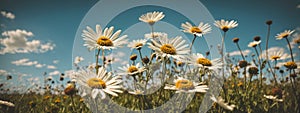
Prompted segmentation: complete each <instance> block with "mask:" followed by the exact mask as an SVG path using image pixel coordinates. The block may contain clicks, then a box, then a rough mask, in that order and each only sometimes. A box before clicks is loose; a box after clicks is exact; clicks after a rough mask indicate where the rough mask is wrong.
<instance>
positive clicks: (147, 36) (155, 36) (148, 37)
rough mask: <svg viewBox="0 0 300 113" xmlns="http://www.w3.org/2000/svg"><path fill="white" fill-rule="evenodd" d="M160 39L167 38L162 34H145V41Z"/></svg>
mask: <svg viewBox="0 0 300 113" xmlns="http://www.w3.org/2000/svg"><path fill="white" fill-rule="evenodd" d="M160 37H168V34H167V33H163V32H153V33H147V34H145V38H146V39H156V38H160Z"/></svg>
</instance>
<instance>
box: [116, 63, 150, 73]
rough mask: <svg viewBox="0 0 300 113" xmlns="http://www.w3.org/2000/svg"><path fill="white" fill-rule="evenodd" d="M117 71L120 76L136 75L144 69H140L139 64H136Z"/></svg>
mask: <svg viewBox="0 0 300 113" xmlns="http://www.w3.org/2000/svg"><path fill="white" fill-rule="evenodd" d="M119 69H120V70H121V71H122V72H121V73H119V74H120V75H136V74H138V73H142V72H143V71H145V68H144V67H140V63H137V64H136V65H129V64H127V65H126V66H123V67H119Z"/></svg>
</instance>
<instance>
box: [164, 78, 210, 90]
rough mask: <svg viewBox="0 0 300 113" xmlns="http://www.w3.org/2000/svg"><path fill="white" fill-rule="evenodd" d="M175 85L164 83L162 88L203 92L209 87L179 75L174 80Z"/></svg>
mask: <svg viewBox="0 0 300 113" xmlns="http://www.w3.org/2000/svg"><path fill="white" fill-rule="evenodd" d="M174 84H175V85H166V86H165V87H164V89H170V90H177V91H176V93H179V92H187V93H194V92H200V93H205V92H207V90H208V89H209V88H208V87H207V85H200V83H196V82H192V81H190V80H188V79H184V78H181V77H179V78H178V79H175V80H174Z"/></svg>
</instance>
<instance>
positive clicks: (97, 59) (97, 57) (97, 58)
mask: <svg viewBox="0 0 300 113" xmlns="http://www.w3.org/2000/svg"><path fill="white" fill-rule="evenodd" d="M99 54H100V49H98V52H97V54H96V66H95V68H96V73H98V70H99V68H98V67H99V64H98V62H99Z"/></svg>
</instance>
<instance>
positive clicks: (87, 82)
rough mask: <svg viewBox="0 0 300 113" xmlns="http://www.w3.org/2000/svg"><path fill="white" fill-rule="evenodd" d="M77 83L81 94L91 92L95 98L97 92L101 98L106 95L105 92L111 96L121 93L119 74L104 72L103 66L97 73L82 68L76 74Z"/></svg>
mask: <svg viewBox="0 0 300 113" xmlns="http://www.w3.org/2000/svg"><path fill="white" fill-rule="evenodd" d="M75 79H76V81H77V83H78V84H79V85H80V86H81V88H79V89H81V90H82V92H83V93H82V95H81V96H85V95H86V94H91V96H92V98H94V99H95V98H96V97H97V95H98V94H101V95H102V97H101V98H102V99H104V98H105V97H106V94H105V93H108V94H110V95H112V96H118V94H117V93H122V92H123V91H121V90H120V89H121V88H122V86H121V82H122V80H121V79H120V76H115V77H113V76H112V73H108V72H106V70H105V68H103V67H100V68H99V72H98V74H96V73H94V72H92V71H85V70H82V71H80V72H79V75H78V76H76V78H75Z"/></svg>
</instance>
